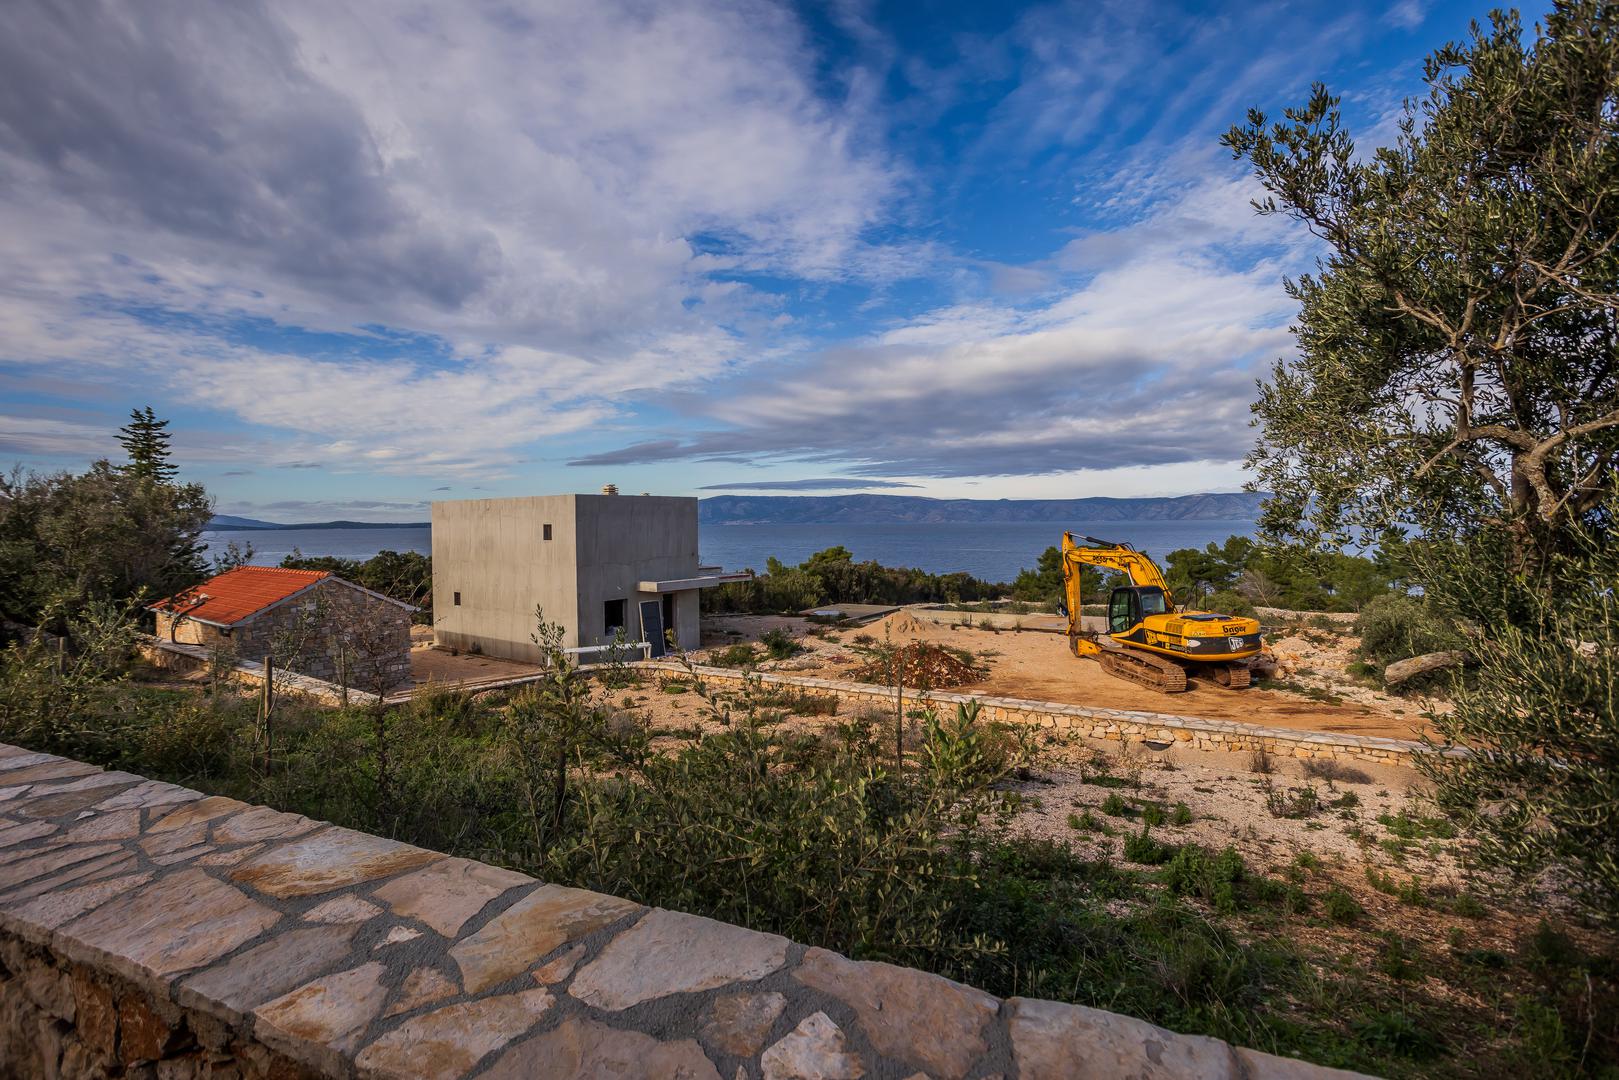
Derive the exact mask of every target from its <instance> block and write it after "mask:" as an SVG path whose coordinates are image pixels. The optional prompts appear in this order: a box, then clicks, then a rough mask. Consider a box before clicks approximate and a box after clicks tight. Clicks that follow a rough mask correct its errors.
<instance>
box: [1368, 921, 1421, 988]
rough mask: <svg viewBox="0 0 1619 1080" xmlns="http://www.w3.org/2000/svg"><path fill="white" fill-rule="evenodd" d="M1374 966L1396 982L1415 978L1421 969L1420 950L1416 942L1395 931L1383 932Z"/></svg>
mask: <svg viewBox="0 0 1619 1080" xmlns="http://www.w3.org/2000/svg"><path fill="white" fill-rule="evenodd" d="M1381 936H1382V939H1383V945H1382V947H1381V948H1380V949H1379V950H1378V952H1377V959H1376V961H1375V962H1374V966H1375V967H1376V968H1377V970H1378V971H1381V972H1382V973H1383V974H1385V975H1387V976H1388V977H1389V978H1391V979H1393V980H1395V981H1396V982H1405V981H1406V980H1408V979H1413V978H1416V976H1417V974H1418V972H1419V971H1420V970H1421V963H1422V952H1421V950H1420V949H1418V948H1417V946H1416V944H1415V943H1414V942H1412V941H1410V940H1409V939H1407V938H1403V937H1401V936H1400V935H1399V934H1395V933H1392V932H1391V933H1385V934H1383V935H1381Z"/></svg>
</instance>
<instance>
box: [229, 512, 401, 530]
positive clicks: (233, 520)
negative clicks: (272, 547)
mask: <svg viewBox="0 0 1619 1080" xmlns="http://www.w3.org/2000/svg"><path fill="white" fill-rule="evenodd" d="M428 524H429V523H428V522H426V521H300V522H298V523H296V524H293V525H280V524H277V523H276V522H274V521H260V520H259V519H258V518H246V517H237V516H236V515H235V514H215V515H214V516H213V519H212V520H211V521H209V522H208V527H209V528H210V529H230V530H233V531H234V530H237V529H425V528H427V526H428Z"/></svg>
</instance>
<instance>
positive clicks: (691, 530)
mask: <svg viewBox="0 0 1619 1080" xmlns="http://www.w3.org/2000/svg"><path fill="white" fill-rule="evenodd" d="M547 523H550V525H551V539H550V540H549V541H546V540H543V539H542V538H541V537H542V536H543V533H544V526H545V525H546V524H547ZM696 576H697V500H696V499H689V498H665V497H661V496H651V495H542V496H534V497H529V498H518V499H470V500H464V501H455V502H436V503H434V504H433V639H434V641H436V642H437V643H438V644H440V645H443V646H446V647H449V648H457V649H463V650H467V651H480V652H483V653H486V654H488V655H490V656H504V657H508V658H510V659H513V660H523V661H527V662H530V663H532V662H535V661H538V660H540V659H541V655H540V650H539V649H538V647H536V646H535V645H534V643H533V642H532V641H531V640H530V635H531V634H533V633H534V608H535V605H536V604H538V605H540V606H542V607H543V608H544V609H545V616H546V619H547V621H549V622H555V623H560V624H562V627H563V629H564V631H565V634H564V641H563V644H564V646H566V647H570V648H571V647H575V646H580V645H601V644H606V643H608V642H609V641H611V640H612V639H611V637H610V636H609V635H608V633H607V627H606V623H605V620H604V605H605V603H606V602H607V601H609V600H623V601H624V602H625V622H626V626H625V633H626V635H627V636H628V637H629V638H630V639H631V640H639V639H640V634H641V621H640V608H639V604H640V602H641V601H642V600H659V601H661V599H662V598H661V597H660V596H658V595H657V594H655V593H643V592H641V591H639V590H638V589H637V588H636V586H637V585H638V584H639V583H640V582H642V581H668V580H674V579H679V578H690V577H696ZM458 592H459V593H460V594H461V603H460V604H459V605H457V604H456V603H455V594H456V593H458ZM674 613H675V620H674V621H675V626H674V629H675V632H676V635H677V636H678V637H679V640H680V642H681V644H682V645H683V646H684V647H687V648H696V646H697V640H698V621H697V593H696V590H688V591H686V592H683V593H679V594H676V596H675V601H674Z"/></svg>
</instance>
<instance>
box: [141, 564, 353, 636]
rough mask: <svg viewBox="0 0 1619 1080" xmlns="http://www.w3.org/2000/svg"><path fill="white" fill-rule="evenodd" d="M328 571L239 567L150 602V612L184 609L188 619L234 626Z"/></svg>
mask: <svg viewBox="0 0 1619 1080" xmlns="http://www.w3.org/2000/svg"><path fill="white" fill-rule="evenodd" d="M331 576H332V575H331V572H330V571H327V570H283V569H281V568H280V567H278V566H239V567H237V568H236V569H235V570H226V571H225V572H224V573H223V574H219V575H217V576H215V577H211V578H209V579H208V580H207V581H205V582H203V583H202V584H201V585H198V586H195V587H194V588H190V589H187V590H186V591H185V592H182V593H175V594H174V595H173V596H171V597H169V598H168V599H167V600H159V601H158V602H157V603H155V604H152V605H150V607H151V610H153V611H168V612H183V613H185V615H186V617H187V618H192V619H199V620H201V621H202V622H209V623H217V624H219V625H221V626H234V625H235V624H236V623H239V622H241V621H242V620H243V619H245V618H247V617H248V616H249V615H254V614H257V613H258V612H260V611H263V610H264V609H265V608H267V607H269V606H270V605H271V604H275V603H278V602H279V601H282V600H285V599H286V598H287V597H289V596H291V595H293V594H294V593H297V592H301V591H303V590H304V589H307V588H309V586H311V585H313V584H315V582H317V581H319V580H321V579H322V578H328V577H331Z"/></svg>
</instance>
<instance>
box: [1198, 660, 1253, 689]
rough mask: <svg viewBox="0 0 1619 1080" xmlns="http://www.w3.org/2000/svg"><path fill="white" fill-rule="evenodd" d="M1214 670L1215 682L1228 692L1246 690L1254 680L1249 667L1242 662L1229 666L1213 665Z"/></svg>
mask: <svg viewBox="0 0 1619 1080" xmlns="http://www.w3.org/2000/svg"><path fill="white" fill-rule="evenodd" d="M1209 666H1210V667H1212V668H1213V669H1214V671H1213V674H1214V681H1215V682H1217V683H1219V684H1220V685H1221V686H1223V687H1225V688H1226V689H1227V690H1246V689H1248V684H1249V683H1250V682H1251V681H1252V679H1253V672H1252V671H1250V670H1249V668H1248V665H1247V664H1244V663H1242V662H1240V661H1233V662H1231V663H1229V664H1211V665H1209Z"/></svg>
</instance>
